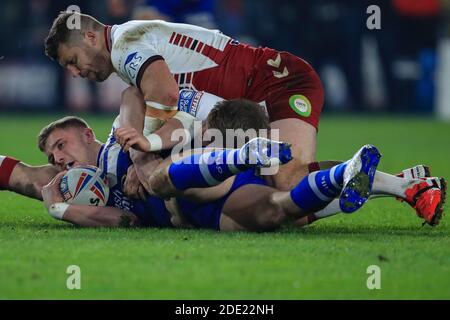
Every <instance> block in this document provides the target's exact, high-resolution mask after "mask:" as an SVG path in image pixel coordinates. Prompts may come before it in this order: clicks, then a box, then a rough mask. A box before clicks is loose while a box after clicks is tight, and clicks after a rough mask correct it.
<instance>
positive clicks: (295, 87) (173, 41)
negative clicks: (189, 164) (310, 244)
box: [46, 13, 323, 190]
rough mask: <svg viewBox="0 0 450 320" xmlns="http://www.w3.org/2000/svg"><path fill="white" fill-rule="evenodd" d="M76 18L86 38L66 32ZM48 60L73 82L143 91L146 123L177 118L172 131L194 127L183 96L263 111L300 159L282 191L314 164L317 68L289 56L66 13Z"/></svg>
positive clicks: (199, 33)
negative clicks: (195, 94) (119, 84)
mask: <svg viewBox="0 0 450 320" xmlns="http://www.w3.org/2000/svg"><path fill="white" fill-rule="evenodd" d="M74 15H75V18H79V19H80V20H81V30H71V29H70V28H68V26H69V25H70V20H69V19H72V18H73V17H74ZM68 23H69V24H68ZM46 54H47V55H48V56H50V57H51V58H52V59H54V60H56V61H58V62H59V63H60V64H61V65H62V66H63V67H66V68H67V69H68V70H69V71H70V72H71V73H72V74H73V75H74V76H81V77H84V78H87V79H89V80H92V81H103V80H105V79H106V78H107V77H108V76H109V75H110V74H111V73H112V72H114V71H115V72H117V73H118V74H119V76H120V77H121V78H122V79H123V80H125V81H126V82H127V83H129V84H131V85H133V86H136V87H138V88H139V89H140V90H141V91H142V93H143V95H144V99H145V101H146V102H147V103H148V104H149V105H151V106H152V109H149V110H148V112H147V116H153V117H159V115H160V114H161V112H162V113H167V110H173V111H172V113H171V116H173V118H172V119H170V120H169V121H167V124H169V123H170V122H172V123H177V125H178V127H182V126H185V127H186V126H189V125H190V123H189V121H192V118H189V117H188V116H187V115H186V114H185V113H182V112H177V111H176V106H177V100H178V90H179V88H194V89H196V90H204V91H206V92H209V93H212V94H215V95H217V96H220V97H223V98H225V99H234V98H247V99H249V100H252V101H256V102H258V103H263V104H265V105H266V107H267V112H268V115H269V119H270V121H271V127H272V128H275V129H279V139H280V140H282V141H286V142H289V143H291V144H292V150H293V155H294V159H295V160H294V161H292V162H291V163H289V164H288V165H286V166H285V167H284V168H283V169H282V170H280V172H279V173H278V174H277V175H276V176H275V178H274V186H276V187H278V188H279V189H284V190H287V189H290V187H292V184H293V183H295V181H292V171H296V170H300V167H301V166H303V165H307V164H309V163H312V162H314V161H315V153H316V134H317V128H318V123H319V118H320V113H321V110H322V105H323V88H322V85H321V82H320V79H319V77H318V75H317V74H316V72H315V71H314V70H313V68H312V67H311V66H310V65H309V64H308V63H306V62H305V61H304V60H302V59H300V58H298V57H296V56H294V55H292V54H290V53H287V52H280V51H276V50H273V49H269V48H255V47H251V46H249V45H245V44H240V43H239V42H237V41H235V40H233V39H231V38H230V37H228V36H226V35H223V34H222V33H220V32H219V31H217V30H208V29H204V28H200V27H196V26H193V25H186V24H175V23H168V22H164V21H160V20H158V21H130V22H127V23H125V24H122V25H116V26H112V27H110V26H106V25H103V24H101V23H100V22H98V21H97V20H95V19H94V18H92V17H90V16H87V15H81V14H74V13H63V14H61V15H60V16H59V17H58V18H57V19H56V20H55V22H54V24H53V26H52V29H51V30H50V33H49V36H48V38H47V40H46ZM155 108H156V110H157V111H155ZM158 109H162V110H163V111H161V110H158Z"/></svg>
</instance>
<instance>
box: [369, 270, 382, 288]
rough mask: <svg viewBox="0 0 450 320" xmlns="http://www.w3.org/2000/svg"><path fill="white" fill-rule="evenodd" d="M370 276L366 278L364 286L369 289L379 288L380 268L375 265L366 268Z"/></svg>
mask: <svg viewBox="0 0 450 320" xmlns="http://www.w3.org/2000/svg"><path fill="white" fill-rule="evenodd" d="M366 272H367V274H370V276H369V277H368V278H367V281H366V286H367V289H369V290H374V289H378V290H380V289H381V268H380V267H379V266H377V265H370V266H368V267H367V270H366Z"/></svg>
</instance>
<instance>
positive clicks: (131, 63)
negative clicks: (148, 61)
mask: <svg viewBox="0 0 450 320" xmlns="http://www.w3.org/2000/svg"><path fill="white" fill-rule="evenodd" d="M142 60H143V58H142V56H141V55H139V53H138V52H137V51H136V52H133V53H131V54H129V55H128V57H127V59H126V60H125V63H124V65H123V67H124V69H125V72H126V73H127V75H128V76H129V77H130V79H135V78H136V77H137V74H138V72H139V68H140V67H141V64H142Z"/></svg>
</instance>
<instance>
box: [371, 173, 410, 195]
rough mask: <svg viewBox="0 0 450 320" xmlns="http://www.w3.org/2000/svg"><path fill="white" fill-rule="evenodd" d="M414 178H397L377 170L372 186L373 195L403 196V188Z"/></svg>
mask: <svg viewBox="0 0 450 320" xmlns="http://www.w3.org/2000/svg"><path fill="white" fill-rule="evenodd" d="M413 182H414V180H411V179H405V178H399V177H396V176H393V175H391V174H388V173H384V172H381V171H377V172H376V173H375V179H374V182H373V187H372V194H374V195H390V196H395V197H402V198H403V197H405V190H406V189H407V188H408V187H409V186H410V185H411V183H413Z"/></svg>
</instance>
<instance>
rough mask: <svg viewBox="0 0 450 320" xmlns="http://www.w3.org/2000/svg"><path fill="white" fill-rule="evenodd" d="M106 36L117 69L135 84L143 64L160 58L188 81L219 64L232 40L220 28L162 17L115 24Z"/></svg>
mask: <svg viewBox="0 0 450 320" xmlns="http://www.w3.org/2000/svg"><path fill="white" fill-rule="evenodd" d="M106 37H110V39H111V60H112V64H113V66H114V69H115V70H116V72H117V74H118V75H119V76H120V77H121V78H122V79H123V80H124V81H125V82H127V83H129V84H130V85H133V86H137V85H138V84H139V83H137V79H138V77H139V76H142V75H140V74H139V71H140V70H141V67H142V66H143V65H144V64H146V63H147V64H148V63H150V62H152V61H155V60H157V59H161V58H163V59H164V60H165V62H166V63H167V65H168V66H169V70H170V72H171V73H172V74H174V75H181V76H183V77H185V79H182V80H183V81H178V82H179V83H180V82H183V83H188V84H189V83H191V81H190V80H191V79H189V78H191V77H192V76H193V73H194V72H197V71H202V70H205V69H208V68H213V67H216V66H218V64H219V63H220V59H221V58H223V55H222V54H221V53H222V52H223V51H224V50H225V47H226V45H227V44H228V43H229V42H230V41H231V42H233V41H232V40H231V38H230V37H228V36H226V35H224V34H222V33H221V32H220V31H219V30H209V29H205V28H202V27H197V26H193V25H188V24H180V23H170V22H165V21H162V20H152V21H139V20H135V21H129V22H126V23H124V24H121V25H114V26H112V27H110V29H109V28H108V29H107V31H106ZM107 40H108V39H107ZM107 43H109V42H108V41H107ZM234 43H235V42H233V44H234ZM144 69H145V68H143V69H142V70H144ZM176 80H180V79H176Z"/></svg>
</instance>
